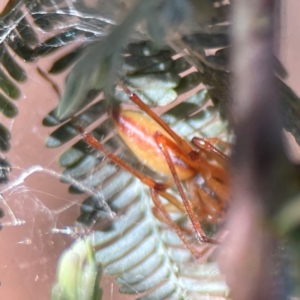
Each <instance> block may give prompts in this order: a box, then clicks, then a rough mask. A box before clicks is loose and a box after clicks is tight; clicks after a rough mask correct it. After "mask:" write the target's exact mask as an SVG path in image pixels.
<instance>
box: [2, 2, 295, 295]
mask: <svg viewBox="0 0 300 300" xmlns="http://www.w3.org/2000/svg"><path fill="white" fill-rule="evenodd" d="M4 2H5V1H4ZM4 2H1V4H0V5H1V6H0V9H1V10H2V13H3V14H4V13H5V11H3V9H4V8H5V7H6V8H7V7H8V9H11V7H9V6H6V4H7V3H9V1H6V2H7V3H4ZM17 2H18V1H10V3H12V7H15V4H16V3H17ZM21 2H22V1H20V3H21ZM41 2H42V1H41ZM46 2H47V1H46ZM50 2H51V1H50ZM91 2H93V1H91ZM42 3H43V2H42ZM281 5H282V11H281V21H280V26H279V25H278V28H276V30H277V31H278V32H279V36H280V38H279V42H280V49H279V59H280V60H281V62H282V64H283V65H284V67H285V68H286V70H287V72H288V77H287V78H286V80H285V82H286V83H287V84H288V85H289V86H290V87H291V88H292V89H293V90H294V92H295V93H296V94H297V95H300V85H299V84H298V81H299V80H298V73H299V71H298V70H299V69H300V58H299V55H298V53H299V52H300V42H299V30H298V28H299V26H300V19H299V16H298V9H300V5H299V4H298V3H297V2H296V1H292V0H286V1H284V2H282V3H281ZM71 13H74V11H72V12H71ZM8 14H9V13H8ZM2 16H3V15H2ZM4 17H5V15H4V16H3V20H4ZM41 17H43V16H41ZM30 22H32V20H31V21H30ZM3 24H4V25H3V29H2V30H3V31H5V26H6V25H5V22H4V21H3ZM68 26H69V25H68ZM95 26H96V25H95ZM59 28H60V29H61V30H62V31H63V30H65V28H66V27H64V26H63V24H62V25H61V26H57V28H56V30H57V33H59V30H58V29H59ZM36 33H37V35H38V37H39V38H40V39H41V40H46V37H45V36H50V35H52V34H53V32H46V33H45V31H44V30H43V29H41V28H39V29H38V30H37V31H36ZM77 38H78V37H77ZM85 38H86V37H82V36H81V37H79V38H78V39H79V40H77V39H76V38H75V39H74V41H72V43H70V44H69V45H66V46H65V47H63V48H62V49H60V50H59V51H58V52H57V51H56V52H53V53H50V54H47V56H40V57H38V58H37V59H35V60H34V61H28V62H25V61H24V60H22V59H20V58H16V59H17V61H18V64H19V65H20V66H21V68H23V69H24V70H25V71H26V74H27V79H26V80H24V81H23V82H20V83H19V84H18V86H19V88H20V89H21V95H20V97H19V98H18V100H17V101H16V102H15V104H16V106H17V110H18V114H17V116H16V117H14V118H6V117H4V116H2V115H1V123H2V124H3V125H4V126H5V127H6V128H7V129H8V130H9V132H10V133H11V140H10V144H11V146H10V150H9V151H6V152H3V153H2V154H1V157H2V158H5V159H7V160H8V161H9V163H10V165H11V166H12V171H11V173H10V175H9V178H10V183H14V182H16V180H18V179H20V174H22V176H23V175H24V180H23V181H20V182H18V184H15V186H10V185H9V184H10V183H8V185H3V186H2V187H3V188H2V187H1V191H3V192H1V193H2V197H3V201H2V202H1V204H0V206H1V208H2V209H3V210H4V212H5V217H4V218H3V219H2V226H3V228H2V230H1V232H0V249H1V250H0V252H1V255H0V281H1V287H0V298H1V299H11V300H14V299H23V300H29V299H50V291H51V288H52V286H53V283H54V281H55V272H56V266H57V262H58V259H59V256H60V254H61V253H62V252H63V251H64V250H65V249H67V248H68V247H69V246H70V245H71V243H72V242H74V241H75V240H76V239H77V238H79V237H82V236H83V235H84V233H85V232H84V230H85V229H83V228H79V229H78V232H76V229H74V225H75V221H76V219H77V218H78V216H79V214H80V205H81V203H82V201H83V200H84V199H86V197H87V196H86V195H84V194H74V193H73V194H70V193H69V192H68V186H67V185H65V184H61V183H60V182H59V178H57V177H55V176H52V175H51V174H50V173H51V172H52V171H54V172H56V174H57V175H58V176H59V174H61V173H62V172H63V170H64V168H63V167H61V166H59V164H58V159H59V157H60V155H61V153H63V152H64V151H66V150H67V149H69V148H70V147H71V146H72V145H73V144H74V142H77V141H79V139H80V137H75V139H73V140H70V141H66V142H65V143H62V146H61V147H60V148H56V147H46V139H47V137H48V136H49V135H50V134H51V133H52V132H53V129H52V128H51V127H46V126H43V125H42V122H43V120H44V118H45V116H46V115H47V114H48V113H49V112H51V111H52V110H53V109H55V107H57V105H58V100H59V96H58V95H57V92H56V91H55V90H54V89H53V86H51V84H50V83H49V81H47V80H46V79H45V78H44V77H43V76H41V74H40V72H39V71H38V69H37V68H40V69H41V70H43V71H44V72H47V71H48V70H50V69H51V67H52V66H53V62H54V61H56V60H57V59H59V58H60V57H62V56H63V54H64V53H65V54H67V53H68V52H69V51H70V49H74V48H75V45H76V43H78V45H79V44H81V41H82V40H83V39H85ZM11 39H12V37H11ZM66 44H67V43H66ZM11 52H12V51H11ZM12 55H13V57H17V55H16V54H12ZM68 73H69V70H66V71H62V72H61V73H60V74H57V75H55V84H56V85H57V87H58V90H59V92H60V93H63V91H64V87H65V78H66V75H67V74H68ZM199 86H200V85H199ZM201 87H202V88H203V86H201ZM196 89H199V87H198V88H197V87H196ZM185 98H187V96H186V95H185ZM285 136H286V137H287V144H288V146H287V147H288V152H289V154H290V156H291V158H292V159H293V160H295V161H299V159H300V152H299V146H298V145H297V143H296V142H295V139H294V137H293V136H292V134H291V133H287V132H285ZM34 166H42V167H43V168H44V169H45V170H49V172H47V171H36V172H35V171H34V170H39V169H38V168H36V169H33V167H34ZM31 171H32V174H30V172H31ZM26 172H27V173H26ZM27 175H28V176H27ZM25 177H26V178H25ZM7 187H8V188H7ZM68 227H70V228H71V229H72V228H73V229H72V230H71V234H70V233H69V232H68V231H67V228H68ZM54 229H55V230H56V231H54ZM88 229H89V227H88ZM88 229H87V231H88ZM218 276H219V275H218ZM219 277H220V278H221V275H220V276H219ZM219 277H218V278H219ZM100 285H101V287H102V288H103V290H104V296H103V299H136V298H137V296H136V295H124V294H121V293H119V291H118V289H119V286H120V285H118V284H117V283H115V281H114V276H109V275H103V277H102V279H101V284H100ZM220 290H222V293H221V294H218V293H215V294H214V292H213V293H212V296H210V295H209V292H207V291H206V292H205V293H204V294H205V295H206V297H207V298H205V297H204V296H203V298H199V297H198V298H197V296H193V295H192V294H191V295H190V296H189V298H184V299H225V298H226V297H227V296H226V292H224V290H225V288H223V287H220ZM177 296H178V295H177ZM193 297H194V298H193ZM145 299H146V298H145ZM149 299H150V298H149ZM173 299H177V298H175V296H174V298H173ZM178 299H179V298H178Z"/></svg>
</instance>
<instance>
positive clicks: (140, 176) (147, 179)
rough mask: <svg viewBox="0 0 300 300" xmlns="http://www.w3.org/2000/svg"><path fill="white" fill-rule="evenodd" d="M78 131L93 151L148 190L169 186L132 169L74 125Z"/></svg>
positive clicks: (162, 189) (164, 188) (163, 189)
mask: <svg viewBox="0 0 300 300" xmlns="http://www.w3.org/2000/svg"><path fill="white" fill-rule="evenodd" d="M76 127H77V129H78V131H79V132H80V133H81V135H82V136H83V138H84V140H85V141H86V142H87V144H89V145H90V146H91V147H93V148H94V149H97V150H99V151H102V152H103V153H104V154H105V155H106V156H107V157H108V158H109V159H110V160H111V161H113V162H114V163H115V164H117V165H118V166H120V167H121V168H123V169H124V170H125V171H127V172H128V173H130V174H131V175H133V176H135V177H136V178H138V179H139V180H140V181H141V182H142V183H144V184H145V185H147V186H148V187H150V188H153V189H155V190H157V191H165V190H166V189H167V188H168V187H169V186H168V185H167V184H163V183H158V182H156V181H155V180H153V179H152V178H151V177H149V176H147V175H145V174H143V173H142V172H139V171H138V170H136V169H134V168H133V167H132V166H131V165H129V164H128V163H126V162H125V161H123V160H122V159H121V158H119V157H118V156H117V155H115V154H113V153H111V152H110V151H109V150H107V149H106V148H105V147H104V146H103V145H102V144H101V143H100V142H99V141H98V140H97V139H95V138H94V137H93V136H92V135H90V134H89V133H87V132H85V131H84V130H83V128H81V127H80V126H78V125H76Z"/></svg>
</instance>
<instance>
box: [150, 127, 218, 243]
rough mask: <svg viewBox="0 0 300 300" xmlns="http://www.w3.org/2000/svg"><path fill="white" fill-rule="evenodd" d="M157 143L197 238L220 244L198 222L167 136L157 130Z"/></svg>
mask: <svg viewBox="0 0 300 300" xmlns="http://www.w3.org/2000/svg"><path fill="white" fill-rule="evenodd" d="M154 138H155V140H156V142H157V144H158V145H159V147H160V149H161V150H162V152H163V154H164V156H165V158H166V161H167V163H168V165H169V168H170V170H171V173H172V175H173V179H174V182H175V184H176V187H177V189H178V191H179V194H180V196H181V198H182V202H183V205H184V207H185V210H186V212H187V214H188V217H189V219H190V221H191V223H192V225H193V227H194V230H195V231H196V233H197V238H198V239H199V241H201V242H206V243H212V244H218V243H219V242H218V241H215V240H213V239H210V238H208V237H207V236H206V235H205V233H204V231H203V230H202V228H201V226H200V224H199V223H198V220H197V218H196V216H195V214H194V212H193V208H192V205H191V203H190V202H189V201H188V199H187V197H186V195H185V192H184V190H183V188H182V185H181V183H180V179H179V177H178V175H177V172H176V169H175V166H174V163H173V161H172V158H171V155H170V153H169V150H168V144H167V141H166V138H165V137H164V136H163V135H162V134H161V133H160V132H157V133H156V134H155V136H154Z"/></svg>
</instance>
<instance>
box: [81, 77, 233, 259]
mask: <svg viewBox="0 0 300 300" xmlns="http://www.w3.org/2000/svg"><path fill="white" fill-rule="evenodd" d="M119 85H120V86H121V87H122V88H123V90H124V91H125V92H126V93H127V95H128V96H129V98H130V99H131V101H132V102H134V103H135V104H136V105H137V106H138V107H139V108H140V109H141V110H142V111H143V112H141V111H131V110H122V109H121V108H120V107H117V108H113V109H112V117H113V120H114V123H115V127H116V130H117V132H118V133H119V135H120V137H121V138H122V139H123V141H124V142H125V144H126V145H127V146H128V148H129V149H130V150H131V151H132V152H133V153H134V154H135V156H136V157H137V158H138V159H139V160H140V161H141V162H142V163H143V164H144V165H146V166H147V167H149V168H150V169H152V170H153V171H155V172H157V173H159V174H162V175H164V176H165V177H166V178H167V180H166V181H165V182H163V183H159V182H157V181H155V180H154V179H152V178H151V177H149V176H147V175H145V174H143V173H141V172H139V171H138V170H136V169H134V168H133V167H132V166H130V165H129V164H128V163H126V162H125V161H123V160H122V159H121V158H119V157H118V156H116V155H114V154H113V153H111V152H109V151H108V150H107V149H106V148H105V147H104V146H103V145H102V144H101V143H100V142H99V141H98V140H96V139H95V138H94V137H93V136H91V135H90V134H88V133H87V132H85V131H84V130H83V129H82V128H81V127H80V126H77V127H78V130H79V131H80V133H81V134H82V135H83V137H84V140H85V141H86V142H87V143H88V144H89V145H90V146H92V147H93V148H95V149H98V150H100V151H102V152H104V153H105V155H106V156H107V157H108V158H109V159H110V160H112V161H113V162H114V163H116V164H117V165H119V166H120V167H121V168H123V169H124V170H125V171H127V172H129V173H131V174H132V175H133V176H135V177H137V178H138V179H139V180H140V181H141V182H143V183H144V184H145V185H147V186H148V187H149V188H150V192H151V197H152V199H153V203H154V208H153V212H154V214H155V215H156V216H157V217H158V218H160V219H161V217H162V216H163V218H164V220H165V221H166V222H167V224H169V225H170V226H171V227H172V228H173V229H174V230H175V231H176V233H177V234H178V236H179V237H180V239H181V240H182V242H183V243H184V244H185V245H186V247H187V248H188V249H190V251H191V252H192V253H193V255H194V256H195V257H196V258H198V257H199V256H200V255H201V254H200V253H199V251H198V250H197V249H196V248H195V247H194V246H193V245H191V244H190V243H189V242H188V241H187V239H186V237H185V235H184V233H183V230H182V229H181V228H180V227H179V226H178V225H177V224H176V223H175V222H174V221H173V220H172V219H171V217H170V215H169V213H168V211H167V209H166V207H165V206H164V205H163V204H162V202H161V200H160V196H161V197H163V198H165V199H166V200H167V201H169V202H170V203H171V204H173V205H174V206H175V207H176V208H177V209H179V210H180V211H182V212H186V213H187V215H188V217H189V219H190V221H191V223H192V226H193V228H194V231H195V233H196V237H197V238H198V240H199V241H201V242H206V243H213V244H217V243H219V242H218V241H216V240H214V239H211V238H209V237H207V236H206V235H205V233H204V231H203V229H202V228H201V226H200V224H199V222H203V221H208V222H210V223H213V224H215V223H219V222H220V221H221V220H222V219H223V216H224V213H225V210H226V206H227V202H228V197H229V196H228V195H229V190H228V186H229V177H228V173H227V171H226V167H227V165H228V161H229V159H228V157H227V156H226V155H225V154H223V153H222V152H221V151H219V150H218V149H217V148H216V147H214V146H213V144H214V143H216V142H222V141H220V140H219V139H216V138H211V139H203V138H197V137H195V138H193V139H192V141H191V143H188V142H187V141H186V140H184V139H182V138H181V137H180V136H178V135H177V134H176V133H175V132H174V131H173V130H172V129H171V128H170V127H169V126H168V125H167V124H166V123H165V122H164V121H163V120H162V119H160V118H159V117H158V115H156V114H155V113H154V112H153V111H152V110H151V109H150V108H149V107H148V106H147V105H146V104H145V103H143V101H142V100H141V99H140V98H139V97H138V96H137V95H136V94H134V93H132V92H131V91H130V90H129V89H128V88H127V87H126V86H125V85H124V84H123V83H122V82H120V83H119ZM145 113H146V114H145ZM222 143H224V144H226V143H225V142H222ZM181 182H186V183H187V186H188V190H189V193H190V196H191V198H192V201H189V200H188V199H187V196H186V194H185V192H184V189H183V186H182V183H181ZM174 183H175V185H176V187H177V189H178V191H179V194H180V196H181V199H182V203H183V205H182V203H181V202H180V201H178V199H177V198H176V197H174V196H173V195H172V194H170V193H168V192H167V189H168V188H170V187H172V186H173V185H174Z"/></svg>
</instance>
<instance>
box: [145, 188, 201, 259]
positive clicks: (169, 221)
mask: <svg viewBox="0 0 300 300" xmlns="http://www.w3.org/2000/svg"><path fill="white" fill-rule="evenodd" d="M150 192H151V197H152V200H153V203H154V205H155V207H154V209H153V211H154V214H155V215H157V210H158V211H159V212H160V213H161V214H162V216H163V217H164V219H165V221H166V223H167V224H168V225H169V226H170V227H171V228H173V229H174V230H175V232H176V233H177V235H178V237H179V238H180V239H181V241H182V242H183V243H184V245H185V246H186V247H187V248H188V249H189V250H190V251H191V252H192V254H193V255H194V256H195V257H196V258H199V257H200V256H201V255H202V253H201V252H199V251H198V250H197V249H196V248H194V247H193V246H192V245H191V244H190V243H189V242H188V241H187V239H186V238H185V236H184V234H183V232H182V230H181V229H180V227H179V226H178V225H177V224H176V223H175V222H174V221H173V220H172V219H171V217H170V215H169V213H168V211H167V210H166V208H165V207H164V205H163V204H162V203H161V201H160V199H159V192H158V191H157V190H155V189H150Z"/></svg>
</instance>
